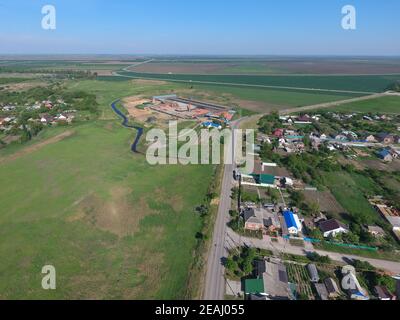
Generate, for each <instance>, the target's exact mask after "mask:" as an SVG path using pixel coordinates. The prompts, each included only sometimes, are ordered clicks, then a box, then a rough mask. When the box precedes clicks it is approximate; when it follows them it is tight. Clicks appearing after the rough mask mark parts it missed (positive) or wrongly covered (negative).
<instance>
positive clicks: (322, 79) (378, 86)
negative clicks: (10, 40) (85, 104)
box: [120, 72, 400, 92]
mask: <svg viewBox="0 0 400 320" xmlns="http://www.w3.org/2000/svg"><path fill="white" fill-rule="evenodd" d="M120 74H123V75H127V76H133V77H139V78H144V79H145V78H148V79H164V80H179V81H185V82H190V81H203V82H216V83H231V84H242V85H264V86H283V87H300V88H308V89H324V90H345V91H363V92H382V91H384V90H385V89H386V88H387V87H388V86H389V85H390V84H391V83H393V82H395V81H396V80H399V77H400V76H399V75H376V76H320V75H318V76H315V75H308V76H304V75H290V76H285V75H284V76H261V75H191V74H148V73H137V72H120Z"/></svg>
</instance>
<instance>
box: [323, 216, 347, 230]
mask: <svg viewBox="0 0 400 320" xmlns="http://www.w3.org/2000/svg"><path fill="white" fill-rule="evenodd" d="M319 227H320V229H321V231H322V232H329V231H332V230H336V229H339V228H343V229H347V226H346V225H344V224H343V223H341V222H339V221H337V220H336V219H331V220H326V221H322V222H320V223H319Z"/></svg>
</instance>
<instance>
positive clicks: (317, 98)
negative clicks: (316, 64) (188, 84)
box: [194, 84, 354, 111]
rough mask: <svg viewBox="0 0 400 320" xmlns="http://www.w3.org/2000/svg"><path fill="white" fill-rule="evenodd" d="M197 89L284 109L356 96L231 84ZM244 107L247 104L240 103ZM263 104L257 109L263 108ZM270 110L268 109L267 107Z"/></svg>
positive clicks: (201, 86)
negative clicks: (231, 85) (234, 85)
mask: <svg viewBox="0 0 400 320" xmlns="http://www.w3.org/2000/svg"><path fill="white" fill-rule="evenodd" d="M194 88H195V89H199V90H204V91H207V92H214V93H215V94H219V95H221V94H229V95H231V96H232V97H233V98H235V99H241V100H247V101H254V102H259V103H264V104H265V105H266V107H269V108H272V109H274V108H275V109H277V110H278V109H282V108H286V107H297V106H305V105H312V104H319V103H323V102H331V101H337V100H344V99H349V98H351V97H354V95H347V94H337V93H327V92H309V91H301V90H280V89H276V90H273V89H265V88H247V87H230V86H218V85H215V86H210V85H198V84H195V85H194ZM239 106H240V107H242V108H246V106H242V105H240V102H239ZM262 108H263V107H262V106H260V107H259V108H257V111H261V110H262ZM265 110H266V111H268V109H265Z"/></svg>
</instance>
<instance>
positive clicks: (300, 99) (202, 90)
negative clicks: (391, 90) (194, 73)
mask: <svg viewBox="0 0 400 320" xmlns="http://www.w3.org/2000/svg"><path fill="white" fill-rule="evenodd" d="M100 81H101V82H105V84H107V85H108V84H112V85H115V86H118V85H117V84H118V83H119V86H120V87H128V86H129V83H131V84H132V83H136V82H139V83H142V82H143V83H146V82H147V83H149V84H151V83H152V82H153V81H157V82H158V83H159V84H160V85H162V84H163V85H164V86H160V88H161V89H163V88H164V87H165V88H166V89H165V90H164V91H163V92H167V93H168V92H170V93H171V92H174V93H178V94H180V95H182V96H184V97H188V98H193V99H198V100H204V101H212V102H216V103H219V104H221V105H226V106H229V107H232V108H236V109H237V108H239V109H242V110H248V111H251V112H255V113H268V112H271V111H274V110H283V109H287V108H291V107H297V106H304V105H313V104H319V103H324V102H331V101H338V100H344V99H348V98H349V97H354V94H346V93H341V94H339V93H335V92H309V91H301V90H281V89H267V88H251V87H234V86H222V85H204V84H189V83H176V82H168V81H160V80H144V79H142V80H140V79H136V80H129V78H123V77H100V79H99V82H100ZM132 81H136V82H132ZM89 83H92V82H89ZM105 84H104V85H105ZM82 86H84V84H82ZM99 86H100V87H102V84H99ZM131 87H132V86H131ZM168 90H169V91H168ZM159 91H160V92H161V90H159Z"/></svg>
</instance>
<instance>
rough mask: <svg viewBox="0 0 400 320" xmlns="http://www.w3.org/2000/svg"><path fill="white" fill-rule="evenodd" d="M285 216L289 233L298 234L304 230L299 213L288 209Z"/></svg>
mask: <svg viewBox="0 0 400 320" xmlns="http://www.w3.org/2000/svg"><path fill="white" fill-rule="evenodd" d="M283 218H284V221H285V224H286V229H287V232H288V233H289V234H291V235H298V234H299V233H300V232H301V231H302V229H303V227H302V224H301V222H300V219H299V216H298V215H297V214H294V213H293V212H292V211H290V210H286V211H284V212H283Z"/></svg>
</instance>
